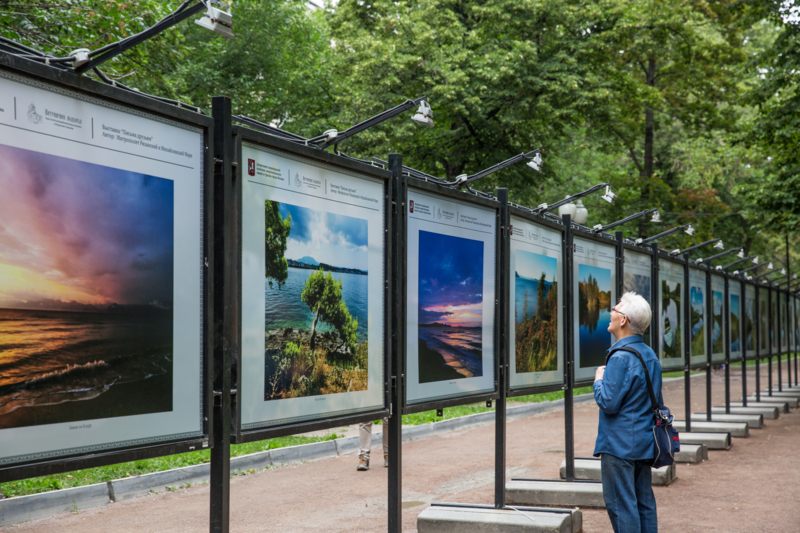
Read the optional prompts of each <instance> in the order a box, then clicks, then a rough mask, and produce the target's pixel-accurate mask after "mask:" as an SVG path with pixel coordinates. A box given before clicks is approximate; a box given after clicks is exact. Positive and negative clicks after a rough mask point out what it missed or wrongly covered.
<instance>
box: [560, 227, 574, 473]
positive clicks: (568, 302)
mask: <svg viewBox="0 0 800 533" xmlns="http://www.w3.org/2000/svg"><path fill="white" fill-rule="evenodd" d="M561 220H562V221H563V223H564V228H565V230H564V244H563V247H562V248H563V260H562V263H563V265H564V308H563V316H564V444H565V448H566V449H565V450H564V451H565V455H566V479H567V481H574V480H575V428H574V420H573V411H572V409H573V404H572V383H573V379H574V377H575V374H574V372H573V370H572V367H573V365H574V364H575V346H574V343H573V341H572V324H573V322H572V320H573V318H572V313H573V310H572V291H573V287H572V253H573V249H572V221H571V219H570V216H569V215H563V216H562V217H561Z"/></svg>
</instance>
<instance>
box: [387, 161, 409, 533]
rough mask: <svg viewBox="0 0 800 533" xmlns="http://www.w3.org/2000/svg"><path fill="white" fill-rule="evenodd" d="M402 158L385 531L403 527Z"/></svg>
mask: <svg viewBox="0 0 800 533" xmlns="http://www.w3.org/2000/svg"><path fill="white" fill-rule="evenodd" d="M402 168H403V158H402V157H401V156H400V154H389V171H390V172H391V173H392V178H391V179H392V185H391V186H392V192H393V197H394V204H393V206H392V210H393V212H394V213H393V214H394V216H395V220H394V224H393V226H394V228H395V231H394V234H393V235H392V237H391V238H392V241H393V242H392V245H393V246H394V250H395V260H394V261H393V262H392V266H393V270H394V271H393V272H392V275H391V279H390V282H391V283H393V284H394V286H395V298H394V305H393V307H392V315H391V316H392V353H393V354H394V357H392V358H391V387H390V388H389V402H390V403H389V476H388V477H389V487H388V489H389V533H402V531H403V462H402V461H403V394H404V392H405V388H404V387H405V385H404V382H405V372H404V369H405V356H406V352H405V317H406V313H405V301H406V298H405V294H404V293H405V273H406V260H407V259H406V249H405V243H406V215H405V199H406V194H405V190H404V189H405V186H404V181H403V179H402Z"/></svg>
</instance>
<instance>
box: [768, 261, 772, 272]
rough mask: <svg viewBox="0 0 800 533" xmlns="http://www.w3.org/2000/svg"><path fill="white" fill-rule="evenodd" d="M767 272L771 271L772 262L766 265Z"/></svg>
mask: <svg viewBox="0 0 800 533" xmlns="http://www.w3.org/2000/svg"><path fill="white" fill-rule="evenodd" d="M767 270H772V261H770V262H769V264H768V265H767Z"/></svg>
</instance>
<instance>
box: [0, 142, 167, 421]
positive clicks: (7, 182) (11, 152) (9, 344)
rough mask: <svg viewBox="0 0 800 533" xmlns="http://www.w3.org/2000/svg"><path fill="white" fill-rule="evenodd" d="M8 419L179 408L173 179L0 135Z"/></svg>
mask: <svg viewBox="0 0 800 533" xmlns="http://www.w3.org/2000/svg"><path fill="white" fill-rule="evenodd" d="M0 190H2V193H0V213H1V214H2V216H1V217H0V429H4V428H12V427H22V426H36V425H43V424H56V423H64V422H75V421H81V420H94V419H101V418H112V417H121V416H132V415H141V414H148V413H160V412H166V411H172V400H173V397H172V393H173V388H172V378H173V310H172V307H173V275H174V272H173V271H174V261H173V254H174V250H173V243H174V234H173V233H174V229H173V228H174V214H173V213H174V207H173V204H174V198H173V195H174V191H173V182H172V181H171V180H167V179H162V178H157V177H153V176H149V175H145V174H138V173H134V172H128V171H123V170H118V169H115V168H111V167H106V166H102V165H96V164H92V163H85V162H80V161H74V160H71V159H66V158H63V157H57V156H52V155H48V154H44V153H39V152H32V151H29V150H23V149H19V148H11V147H8V146H2V145H0Z"/></svg>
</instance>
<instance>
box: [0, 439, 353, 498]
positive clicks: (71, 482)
mask: <svg viewBox="0 0 800 533" xmlns="http://www.w3.org/2000/svg"><path fill="white" fill-rule="evenodd" d="M340 436H341V435H337V434H335V433H331V434H330V435H326V436H324V437H280V438H277V439H268V440H262V441H258V442H247V443H245V444H234V445H232V446H231V457H238V456H240V455H247V454H250V453H256V452H262V451H266V450H273V449H275V448H285V447H287V446H296V445H298V444H309V443H312V442H320V441H326V440H333V439H336V438H339V437H340ZM210 460H211V458H210V451H209V450H200V451H196V452H188V453H181V454H178V455H168V456H166V457H156V458H154V459H143V460H141V461H133V462H130V463H120V464H116V465H109V466H100V467H97V468H88V469H86V470H77V471H75V472H68V473H64V474H55V475H52V476H44V477H37V478H32V479H24V480H21V481H11V482H8V483H0V493H2V494H4V495H5V496H6V497H7V498H10V497H12V496H23V495H25V494H36V493H39V492H47V491H50V490H59V489H69V488H72V487H79V486H82V485H91V484H93V483H104V482H106V481H112V480H114V479H120V478H124V477H129V476H138V475H141V474H150V473H152V472H161V471H163V470H170V469H172V468H183V467H187V466H193V465H199V464H203V463H208V462H209V461H210Z"/></svg>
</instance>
